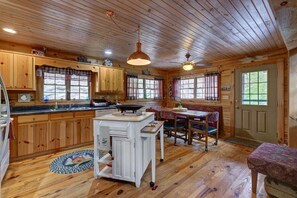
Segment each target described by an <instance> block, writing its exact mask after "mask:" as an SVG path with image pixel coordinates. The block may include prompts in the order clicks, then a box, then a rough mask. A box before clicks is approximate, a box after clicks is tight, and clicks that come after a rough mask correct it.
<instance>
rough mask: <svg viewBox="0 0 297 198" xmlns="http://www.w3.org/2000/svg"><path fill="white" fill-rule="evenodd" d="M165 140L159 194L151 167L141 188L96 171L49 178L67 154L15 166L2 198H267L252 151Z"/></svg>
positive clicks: (158, 168) (38, 158)
mask: <svg viewBox="0 0 297 198" xmlns="http://www.w3.org/2000/svg"><path fill="white" fill-rule="evenodd" d="M164 139H165V160H164V162H162V163H161V162H160V161H159V160H158V159H160V152H158V151H159V148H158V150H157V173H156V185H158V188H157V189H156V190H152V189H151V188H150V187H149V182H150V166H149V168H148V169H147V171H146V173H145V175H144V176H143V178H142V182H141V187H140V188H136V187H135V185H134V184H133V183H129V182H122V181H117V180H110V179H104V178H102V179H99V180H95V179H94V177H93V169H89V170H87V171H83V172H80V173H75V174H68V175H59V174H55V173H52V172H50V170H49V165H50V163H51V161H52V160H53V159H55V158H56V157H57V156H59V155H61V154H64V153H68V152H71V151H64V152H59V153H56V154H50V155H45V156H40V157H36V158H34V159H29V160H24V161H21V162H14V163H11V164H10V166H9V169H8V172H7V174H6V176H5V178H4V180H3V182H2V198H6V197H22V198H26V197H30V198H32V197H38V198H39V197H63V198H65V197H69V198H70V197H71V198H73V197H199V198H202V197H203V198H204V197H215V198H221V197H223V198H225V197H240V198H245V197H261V198H263V197H267V195H266V193H265V190H264V188H263V179H264V176H263V175H261V174H259V181H258V194H257V195H253V194H252V192H251V175H250V170H249V169H248V167H247V165H246V158H247V156H248V155H249V154H250V153H251V152H252V151H253V149H252V148H248V147H244V146H239V145H235V144H231V143H226V142H224V141H219V145H218V146H212V145H211V146H210V147H209V151H208V152H204V150H203V148H204V147H203V145H202V144H201V143H195V142H194V145H193V146H188V145H184V143H183V141H181V142H178V145H177V146H174V145H173V138H167V137H165V138H164ZM211 141H213V140H212V139H211ZM157 145H159V144H157ZM82 148H84V149H86V148H91V146H89V147H82ZM80 149H81V148H80ZM73 150H77V149H73Z"/></svg>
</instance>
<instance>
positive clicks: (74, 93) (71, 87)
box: [42, 66, 91, 100]
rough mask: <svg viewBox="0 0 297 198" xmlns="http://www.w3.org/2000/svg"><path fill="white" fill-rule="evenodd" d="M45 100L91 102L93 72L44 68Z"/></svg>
mask: <svg viewBox="0 0 297 198" xmlns="http://www.w3.org/2000/svg"><path fill="white" fill-rule="evenodd" d="M42 69H43V77H44V78H43V98H44V100H89V98H90V92H89V88H90V85H89V81H90V75H91V72H89V71H79V70H74V69H69V68H67V69H64V68H55V67H50V66H43V67H42Z"/></svg>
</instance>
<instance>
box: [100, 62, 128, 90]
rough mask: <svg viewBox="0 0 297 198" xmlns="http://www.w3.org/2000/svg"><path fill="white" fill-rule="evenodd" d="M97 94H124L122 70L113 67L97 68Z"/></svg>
mask: <svg viewBox="0 0 297 198" xmlns="http://www.w3.org/2000/svg"><path fill="white" fill-rule="evenodd" d="M98 81H99V82H98V83H99V86H98V89H99V90H97V91H98V92H124V70H123V69H121V68H113V67H103V66H101V67H99V74H98Z"/></svg>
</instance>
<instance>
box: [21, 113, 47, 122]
mask: <svg viewBox="0 0 297 198" xmlns="http://www.w3.org/2000/svg"><path fill="white" fill-rule="evenodd" d="M47 120H48V114H36V115H28V116H19V117H18V123H27V122H39V121H47Z"/></svg>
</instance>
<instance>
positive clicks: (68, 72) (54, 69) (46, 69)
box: [41, 65, 92, 76]
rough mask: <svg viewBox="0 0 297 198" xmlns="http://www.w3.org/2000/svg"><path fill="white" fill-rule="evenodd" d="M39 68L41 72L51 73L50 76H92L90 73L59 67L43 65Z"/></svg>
mask: <svg viewBox="0 0 297 198" xmlns="http://www.w3.org/2000/svg"><path fill="white" fill-rule="evenodd" d="M41 68H42V71H43V72H47V73H52V74H66V75H77V76H91V74H92V72H91V71H85V70H76V69H72V68H70V67H68V68H59V67H53V66H48V65H43V66H42V67H41Z"/></svg>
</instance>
